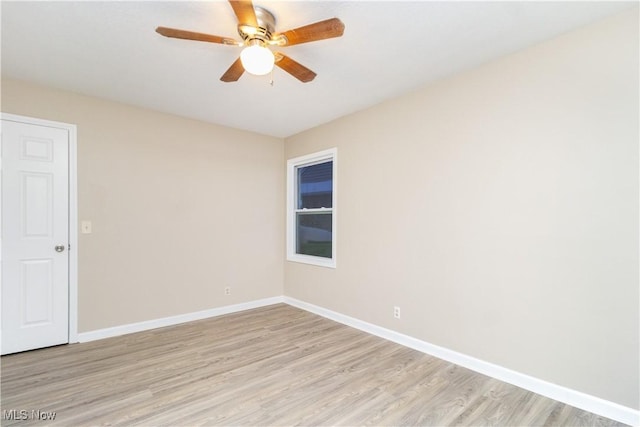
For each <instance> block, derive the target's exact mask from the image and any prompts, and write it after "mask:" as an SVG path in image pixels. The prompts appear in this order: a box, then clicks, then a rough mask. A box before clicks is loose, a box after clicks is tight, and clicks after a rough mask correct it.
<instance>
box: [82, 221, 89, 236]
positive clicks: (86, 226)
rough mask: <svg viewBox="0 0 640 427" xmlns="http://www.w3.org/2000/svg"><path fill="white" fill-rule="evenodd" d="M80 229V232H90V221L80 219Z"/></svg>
mask: <svg viewBox="0 0 640 427" xmlns="http://www.w3.org/2000/svg"><path fill="white" fill-rule="evenodd" d="M80 231H81V232H82V234H91V221H82V223H81V224H80Z"/></svg>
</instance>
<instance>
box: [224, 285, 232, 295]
mask: <svg viewBox="0 0 640 427" xmlns="http://www.w3.org/2000/svg"><path fill="white" fill-rule="evenodd" d="M224 294H225V295H231V288H230V287H229V286H227V287H226V288H224Z"/></svg>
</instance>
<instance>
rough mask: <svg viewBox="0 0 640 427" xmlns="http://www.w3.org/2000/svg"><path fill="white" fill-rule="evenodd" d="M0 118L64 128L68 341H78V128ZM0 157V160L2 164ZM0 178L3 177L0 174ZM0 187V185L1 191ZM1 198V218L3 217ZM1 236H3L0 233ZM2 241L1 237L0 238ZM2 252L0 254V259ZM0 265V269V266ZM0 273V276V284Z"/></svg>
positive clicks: (7, 116) (2, 115) (29, 119)
mask: <svg viewBox="0 0 640 427" xmlns="http://www.w3.org/2000/svg"><path fill="white" fill-rule="evenodd" d="M0 119H2V120H8V121H12V122H19V123H25V124H31V125H39V126H47V127H52V128H58V129H64V130H66V131H67V132H68V135H69V159H68V160H69V296H68V298H69V344H71V343H77V342H78V143H77V141H78V140H77V127H76V125H73V124H69V123H62V122H56V121H52V120H45V119H37V118H34V117H27V116H20V115H17V114H8V113H2V112H0ZM1 161H2V160H1V158H0V163H1ZM0 179H2V177H1V175H0ZM1 191H2V187H1V186H0V192H1ZM1 200H2V198H1V197H0V221H1V220H2V209H1ZM0 239H2V236H0ZM0 241H1V240H0ZM1 257H2V255H1V253H0V259H1ZM1 268H2V267H1V265H0V269H1ZM1 284H2V275H0V285H1Z"/></svg>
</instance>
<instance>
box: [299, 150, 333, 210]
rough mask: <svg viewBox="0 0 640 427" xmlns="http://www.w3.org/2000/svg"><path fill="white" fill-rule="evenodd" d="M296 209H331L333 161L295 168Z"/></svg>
mask: <svg viewBox="0 0 640 427" xmlns="http://www.w3.org/2000/svg"><path fill="white" fill-rule="evenodd" d="M297 173H298V200H297V205H298V209H304V208H307V209H312V208H331V207H333V198H332V194H333V161H330V162H324V163H319V164H317V165H311V166H301V167H298V168H297Z"/></svg>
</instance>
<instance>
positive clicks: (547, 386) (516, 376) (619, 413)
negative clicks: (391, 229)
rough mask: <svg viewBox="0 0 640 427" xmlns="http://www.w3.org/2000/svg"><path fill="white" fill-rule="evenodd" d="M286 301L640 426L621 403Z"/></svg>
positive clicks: (634, 412)
mask: <svg viewBox="0 0 640 427" xmlns="http://www.w3.org/2000/svg"><path fill="white" fill-rule="evenodd" d="M283 299H284V302H285V303H286V304H289V305H291V306H294V307H298V308H300V309H302V310H306V311H309V312H311V313H315V314H318V315H320V316H322V317H326V318H327V319H331V320H334V321H336V322H339V323H342V324H344V325H347V326H351V327H353V328H356V329H359V330H361V331H364V332H367V333H370V334H372V335H375V336H378V337H381V338H384V339H387V340H389V341H392V342H395V343H397V344H400V345H403V346H405V347H409V348H412V349H414V350H418V351H420V352H422V353H426V354H429V355H432V356H435V357H438V358H440V359H443V360H446V361H448V362H451V363H455V364H456V365H460V366H463V367H465V368H468V369H471V370H473V371H475V372H479V373H481V374H484V375H487V376H490V377H492V378H496V379H498V380H500V381H504V382H506V383H509V384H513V385H515V386H518V387H521V388H523V389H525V390H529V391H532V392H534V393H537V394H540V395H542V396H545V397H549V398H551V399H554V400H557V401H559V402H562V403H566V404H567V405H571V406H574V407H576V408H580V409H583V410H585V411H589V412H592V413H594V414H598V415H601V416H603V417H607V418H610V419H612V420H616V421H618V422H621V423H625V424H629V425H632V426H638V425H640V411H637V410H635V409H632V408H628V407H626V406H622V405H619V404H617V403H614V402H610V401H608V400H604V399H601V398H599V397H595V396H591V395H589V394H586V393H582V392H580V391H576V390H572V389H570V388H567V387H563V386H560V385H557V384H553V383H550V382H548V381H544V380H541V379H539V378H535V377H532V376H529V375H526V374H523V373H520V372H516V371H513V370H511V369H507V368H504V367H502V366H498V365H494V364H493V363H489V362H485V361H484V360H480V359H476V358H474V357H471V356H467V355H465V354H462V353H458V352H457V351H453V350H449V349H447V348H444V347H440V346H437V345H434V344H430V343H428V342H425V341H421V340H419V339H416V338H413V337H410V336H408V335H404V334H401V333H399V332H395V331H392V330H390V329H386V328H382V327H380V326H376V325H374V324H371V323H368V322H364V321H362V320H359V319H356V318H353V317H349V316H345V315H344V314H340V313H337V312H335V311H331V310H328V309H326V308H323V307H319V306H316V305H313V304H309V303H307V302H304V301H300V300H297V299H295V298H290V297H286V296H285V297H284V298H283Z"/></svg>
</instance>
